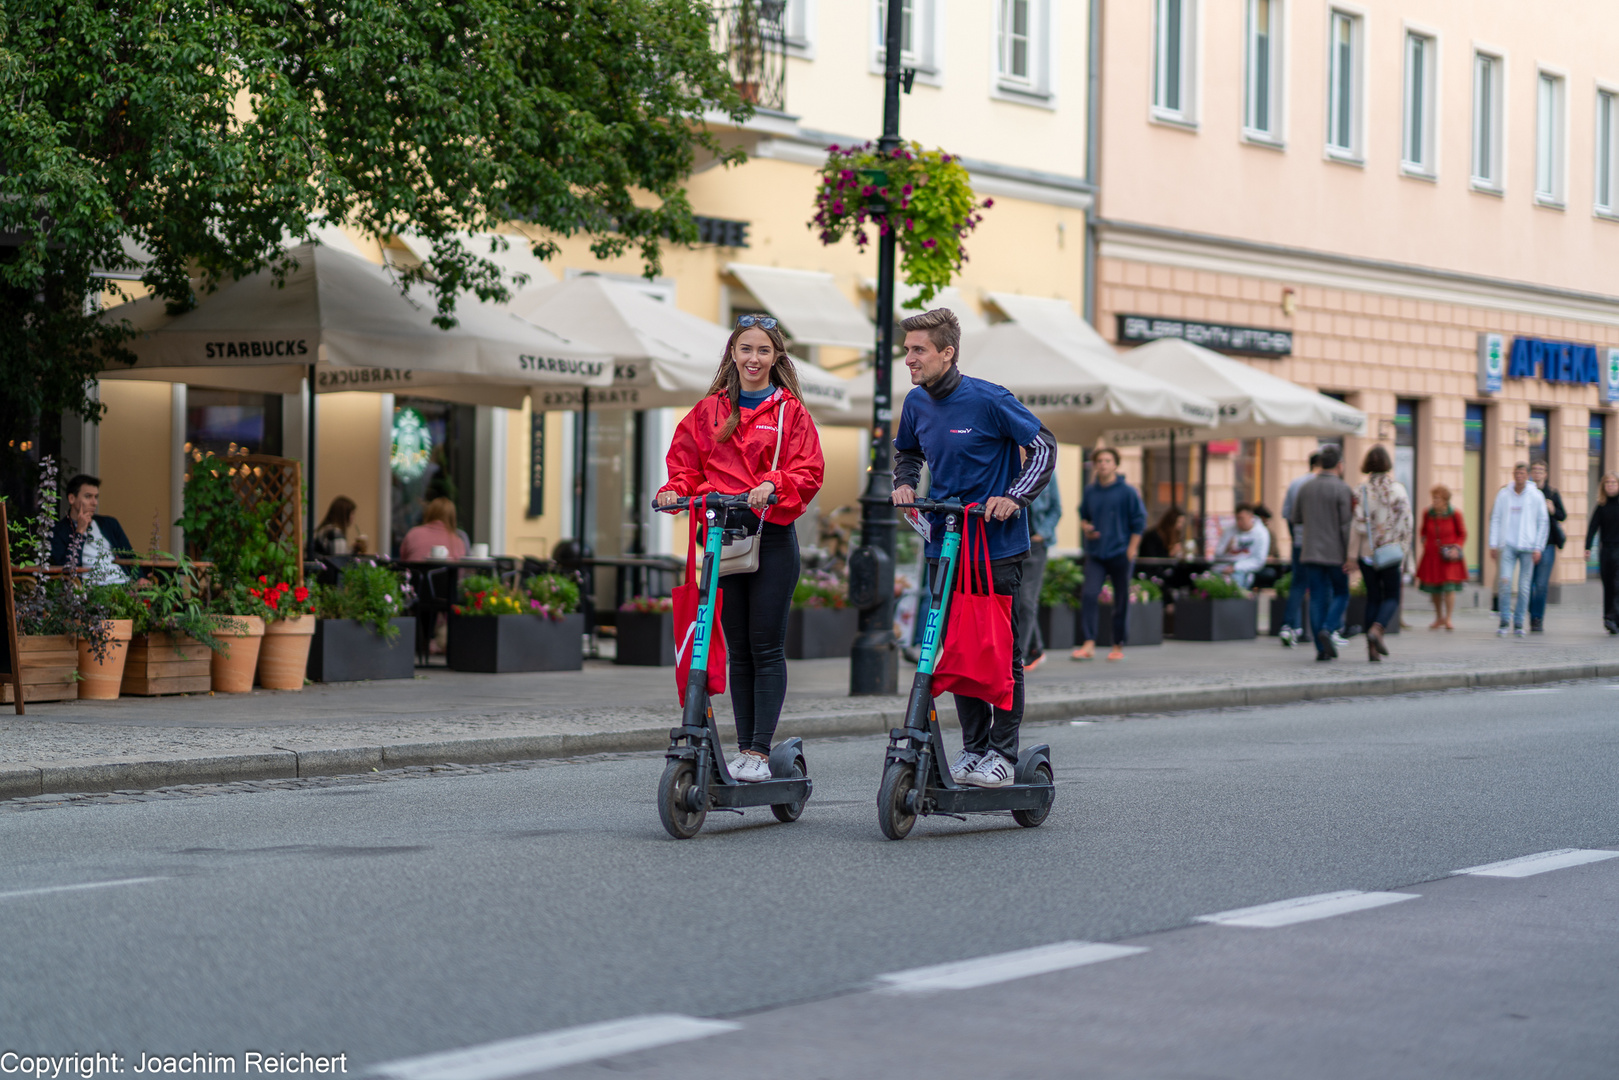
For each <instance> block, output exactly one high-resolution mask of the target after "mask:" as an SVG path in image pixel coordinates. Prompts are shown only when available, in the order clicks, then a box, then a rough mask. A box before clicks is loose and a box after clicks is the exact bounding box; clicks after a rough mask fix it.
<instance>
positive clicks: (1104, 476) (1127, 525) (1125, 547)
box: [1072, 446, 1147, 660]
mask: <svg viewBox="0 0 1619 1080" xmlns="http://www.w3.org/2000/svg"><path fill="white" fill-rule="evenodd" d="M1079 528H1080V533H1081V537H1082V540H1083V543H1084V547H1085V587H1084V591H1083V592H1082V593H1081V596H1080V603H1079V625H1080V636H1081V637H1083V638H1084V641H1082V642H1081V643H1080V646H1079V648H1077V649H1075V650H1074V651H1073V653H1072V656H1073V658H1074V659H1075V660H1089V659H1091V658H1092V657H1094V656H1095V655H1096V623H1097V617H1098V615H1099V614H1100V607H1101V598H1102V586H1103V584H1105V583H1106V582H1112V583H1113V648H1112V649H1110V650H1109V651H1108V654H1107V658H1108V659H1109V660H1123V659H1124V644H1125V640H1126V629H1127V627H1128V626H1129V623H1128V621H1127V620H1128V618H1129V613H1130V575H1131V572H1132V571H1133V570H1134V569H1135V562H1136V553H1137V552H1138V551H1139V550H1140V548H1141V534H1142V532H1144V531H1145V530H1146V528H1147V504H1146V503H1144V502H1142V501H1141V493H1140V492H1139V491H1137V490H1136V489H1135V488H1133V487H1131V486H1130V485H1129V484H1127V483H1125V482H1124V478H1123V477H1122V476H1120V475H1119V452H1118V451H1117V450H1115V449H1113V448H1112V447H1111V446H1104V447H1102V448H1101V449H1099V450H1097V451H1095V452H1093V453H1092V454H1091V484H1090V486H1089V487H1087V488H1086V489H1085V494H1084V497H1083V498H1081V499H1080V502H1079Z"/></svg>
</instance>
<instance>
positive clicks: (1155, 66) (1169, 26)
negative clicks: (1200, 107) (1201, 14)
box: [1152, 0, 1197, 123]
mask: <svg viewBox="0 0 1619 1080" xmlns="http://www.w3.org/2000/svg"><path fill="white" fill-rule="evenodd" d="M1153 7H1154V14H1153V28H1152V111H1153V114H1154V115H1155V116H1158V117H1160V118H1161V119H1165V120H1176V121H1179V122H1181V123H1193V122H1195V121H1196V119H1197V109H1196V100H1195V99H1196V94H1195V89H1196V71H1195V67H1196V65H1195V63H1194V61H1195V58H1196V56H1197V0H1153Z"/></svg>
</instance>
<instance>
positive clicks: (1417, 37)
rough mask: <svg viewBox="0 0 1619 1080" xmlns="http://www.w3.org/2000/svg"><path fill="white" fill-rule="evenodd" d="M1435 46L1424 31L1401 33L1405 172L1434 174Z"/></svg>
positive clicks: (1437, 86)
mask: <svg viewBox="0 0 1619 1080" xmlns="http://www.w3.org/2000/svg"><path fill="white" fill-rule="evenodd" d="M1438 53H1439V50H1438V49H1437V48H1436V47H1435V45H1434V39H1433V38H1431V37H1429V36H1428V35H1427V34H1418V33H1414V32H1408V33H1407V34H1406V35H1405V107H1404V109H1403V110H1402V114H1403V115H1402V118H1403V120H1404V132H1403V136H1402V138H1401V139H1400V163H1401V164H1402V165H1403V166H1404V167H1405V169H1406V171H1407V172H1414V173H1421V174H1422V175H1424V176H1432V175H1433V174H1434V124H1435V121H1436V120H1437V118H1438V115H1439V111H1438V109H1436V108H1435V107H1434V105H1435V102H1434V97H1435V95H1436V94H1437V93H1438V89H1439V80H1438V79H1437V78H1436V77H1435V68H1436V67H1437V66H1438Z"/></svg>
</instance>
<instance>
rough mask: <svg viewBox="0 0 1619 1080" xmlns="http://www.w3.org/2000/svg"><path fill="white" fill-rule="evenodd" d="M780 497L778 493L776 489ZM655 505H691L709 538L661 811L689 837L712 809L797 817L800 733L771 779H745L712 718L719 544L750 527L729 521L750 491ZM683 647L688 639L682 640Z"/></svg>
mask: <svg viewBox="0 0 1619 1080" xmlns="http://www.w3.org/2000/svg"><path fill="white" fill-rule="evenodd" d="M770 501H771V502H772V503H774V502H775V501H776V497H775V496H774V495H772V496H771V497H770ZM653 507H654V508H655V509H658V510H665V511H670V512H675V511H679V510H684V509H689V510H691V512H692V513H701V514H702V515H703V519H702V520H703V521H704V522H705V525H706V531H705V533H704V537H703V562H702V571H701V574H700V576H699V577H698V598H699V599H698V607H697V619H696V622H695V623H694V624H693V625H692V630H691V642H690V646H689V647H690V648H691V670H690V672H689V673H688V674H687V676H686V705H685V710H684V712H683V714H682V716H681V720H680V726H679V727H677V728H671V729H670V731H669V749H668V750H667V751H666V752H665V753H664V759H665V761H666V762H667V764H665V766H664V769H663V777H662V779H661V780H659V782H658V817H659V818H660V819H661V820H662V821H663V827H664V829H665V830H667V831H668V833H669V835H670V836H673V837H675V838H676V839H677V840H689V839H691V838H692V837H693V836H696V835H697V833H698V832H699V831H700V830H701V829H702V827H703V822H704V820H705V819H706V818H707V816H708V812H709V811H710V810H729V811H734V812H735V813H738V814H740V813H741V812H742V809H743V808H744V807H748V806H768V807H770V809H771V812H772V813H774V814H775V815H776V819H777V820H778V821H783V822H792V821H797V820H798V816H799V815H800V814H802V813H803V812H804V804H805V803H806V802H808V801H809V797H810V792H811V791H812V790H814V786H815V784H814V781H812V780H811V779H810V778H809V772H808V769H807V768H806V767H805V764H804V743H803V740H802V739H783V740H782V741H781V742H779V743H777V744H776V745H775V746H773V747H772V748H771V750H770V779H769V780H762V781H759V782H758V783H750V784H745V783H742V782H741V781H739V780H737V779H736V778H735V777H734V776H732V775H731V771H730V769H729V768H727V767H726V764H725V755H724V752H723V751H722V749H721V748H722V746H723V745H724V743H723V739H722V737H721V735H720V732H719V728H718V726H717V725H716V724H715V722H714V706H713V703H712V701H711V700H710V699H709V695H708V664H709V658H710V656H711V655H712V650H711V649H710V647H709V646H710V645H711V644H712V642H713V635H714V613H715V609H716V608H717V606H718V605H717V603H716V594H717V593H718V592H719V579H720V575H719V565H720V549H721V548H722V547H723V546H724V544H725V541H726V540H727V539H729V538H732V537H736V538H740V537H742V536H744V535H746V533H745V532H744V531H743V530H741V529H737V528H731V527H728V526H727V524H726V515H727V513H728V512H730V511H745V510H747V509H748V497H747V496H746V495H717V494H709V495H696V496H692V497H691V498H681V499H678V500H676V501H675V502H673V503H670V504H669V505H668V506H658V505H657V504H656V503H654V504H653ZM676 644H677V647H680V646H682V645H683V643H680V642H677V643H676Z"/></svg>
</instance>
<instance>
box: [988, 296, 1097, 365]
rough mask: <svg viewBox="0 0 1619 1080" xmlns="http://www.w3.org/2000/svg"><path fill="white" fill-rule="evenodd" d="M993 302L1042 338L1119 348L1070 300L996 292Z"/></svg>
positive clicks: (1087, 346)
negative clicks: (1084, 316)
mask: <svg viewBox="0 0 1619 1080" xmlns="http://www.w3.org/2000/svg"><path fill="white" fill-rule="evenodd" d="M986 296H987V299H988V300H989V302H990V303H991V304H994V305H995V306H996V307H997V308H999V309H1000V311H1001V314H1003V315H1005V316H1006V317H1007V318H1008V319H1011V320H1012V321H1013V322H1015V323H1020V324H1022V325H1023V326H1026V327H1028V328H1029V329H1030V330H1032V331H1034V333H1035V334H1037V335H1038V336H1040V337H1042V338H1049V339H1052V340H1066V341H1071V342H1074V343H1077V344H1079V345H1083V346H1084V347H1086V348H1088V349H1104V350H1106V351H1107V353H1108V354H1112V353H1114V352H1115V350H1114V348H1113V346H1112V345H1111V344H1109V343H1108V341H1107V340H1106V339H1105V338H1103V337H1102V335H1101V334H1099V333H1097V332H1096V328H1095V327H1094V326H1092V325H1091V324H1090V323H1088V322H1086V321H1085V320H1084V319H1082V318H1081V317H1080V314H1079V312H1077V311H1075V310H1074V305H1072V304H1070V303H1069V302H1068V301H1066V300H1059V299H1056V298H1054V297H1049V296H1023V295H1021V294H1020V293H1008V292H992V293H988V294H986Z"/></svg>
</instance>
